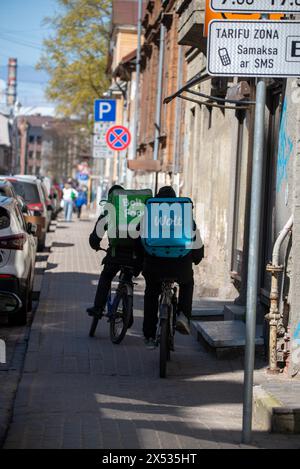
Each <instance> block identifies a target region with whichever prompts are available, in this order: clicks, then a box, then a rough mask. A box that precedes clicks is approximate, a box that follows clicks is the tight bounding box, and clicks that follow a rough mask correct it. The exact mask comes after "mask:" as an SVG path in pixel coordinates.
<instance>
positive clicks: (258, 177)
mask: <svg viewBox="0 0 300 469" xmlns="http://www.w3.org/2000/svg"><path fill="white" fill-rule="evenodd" d="M268 18H269V15H262V19H268ZM266 97H267V85H266V80H265V79H264V78H259V79H258V81H257V85H256V107H255V124H254V142H253V167H252V188H251V209H250V234H249V259H248V282H247V307H246V350H245V371H244V405H243V434H242V441H243V443H245V444H248V443H250V442H251V434H252V411H253V379H254V365H255V339H256V312H257V292H258V269H259V252H260V227H261V199H262V182H263V181H262V179H263V166H264V137H265V135H264V133H265V109H266Z"/></svg>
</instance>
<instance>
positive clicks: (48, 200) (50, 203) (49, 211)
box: [41, 182, 54, 231]
mask: <svg viewBox="0 0 300 469" xmlns="http://www.w3.org/2000/svg"><path fill="white" fill-rule="evenodd" d="M41 188H42V191H43V194H44V198H45V202H46V207H47V215H48V217H47V231H49V228H50V223H51V220H52V219H53V213H54V205H53V201H52V199H51V197H50V194H49V192H48V189H47V187H46V185H45V184H44V183H43V182H42V184H41Z"/></svg>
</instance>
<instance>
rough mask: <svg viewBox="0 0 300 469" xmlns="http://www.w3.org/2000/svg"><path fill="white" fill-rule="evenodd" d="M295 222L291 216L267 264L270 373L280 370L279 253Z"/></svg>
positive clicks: (280, 267) (281, 269)
mask: <svg viewBox="0 0 300 469" xmlns="http://www.w3.org/2000/svg"><path fill="white" fill-rule="evenodd" d="M293 222H294V217H293V215H292V216H291V217H290V219H289V221H288V222H287V223H286V225H285V226H284V228H283V230H282V231H281V232H280V234H279V236H278V238H277V240H276V242H275V245H274V249H273V256H272V264H269V265H267V272H271V274H272V282H271V296H270V302H271V303H270V311H269V313H268V314H267V315H266V319H267V320H268V321H269V325H270V335H269V369H268V371H269V373H272V374H276V373H278V372H279V368H278V366H277V330H278V325H279V321H280V319H281V316H280V312H279V288H278V280H279V274H280V273H281V272H283V269H284V266H282V265H279V253H280V248H281V245H282V243H283V241H284V240H285V238H286V237H287V235H288V234H289V232H290V231H291V229H292V226H293Z"/></svg>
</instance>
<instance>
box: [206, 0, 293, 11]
mask: <svg viewBox="0 0 300 469" xmlns="http://www.w3.org/2000/svg"><path fill="white" fill-rule="evenodd" d="M211 9H212V10H213V11H219V12H229V11H231V12H238V13H300V0H211Z"/></svg>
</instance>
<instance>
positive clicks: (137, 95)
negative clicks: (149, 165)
mask: <svg viewBox="0 0 300 469" xmlns="http://www.w3.org/2000/svg"><path fill="white" fill-rule="evenodd" d="M138 1H139V8H138V46H137V53H136V78H135V83H136V85H135V86H136V90H135V110H134V130H133V152H134V154H133V158H136V154H137V148H138V130H139V114H140V112H139V111H140V79H141V50H142V21H143V0H138Z"/></svg>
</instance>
